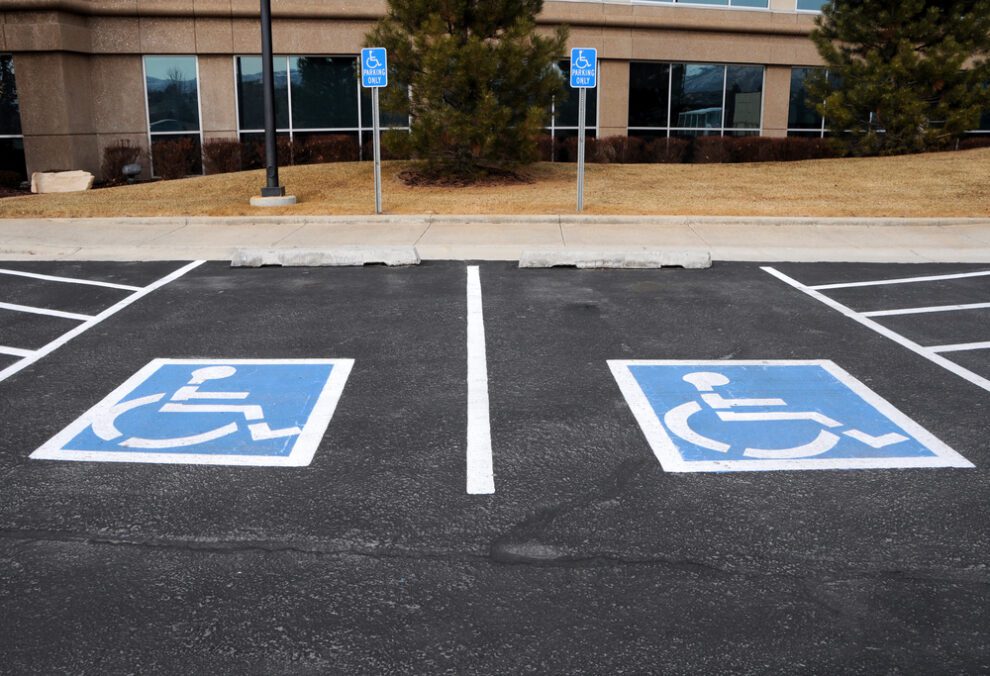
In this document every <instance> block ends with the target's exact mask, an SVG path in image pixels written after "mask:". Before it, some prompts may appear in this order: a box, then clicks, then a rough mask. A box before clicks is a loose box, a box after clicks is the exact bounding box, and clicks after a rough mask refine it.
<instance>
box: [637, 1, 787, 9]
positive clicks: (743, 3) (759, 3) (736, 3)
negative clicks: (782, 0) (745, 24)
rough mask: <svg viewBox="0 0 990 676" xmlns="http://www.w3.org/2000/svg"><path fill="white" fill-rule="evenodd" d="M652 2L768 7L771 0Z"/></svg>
mask: <svg viewBox="0 0 990 676" xmlns="http://www.w3.org/2000/svg"><path fill="white" fill-rule="evenodd" d="M649 1H650V2H662V3H664V4H678V5H715V6H721V7H750V8H759V9H766V8H767V7H769V6H770V1H769V0H649Z"/></svg>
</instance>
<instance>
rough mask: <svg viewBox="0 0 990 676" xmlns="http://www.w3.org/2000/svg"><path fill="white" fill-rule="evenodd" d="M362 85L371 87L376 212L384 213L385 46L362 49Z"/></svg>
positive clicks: (386, 68)
mask: <svg viewBox="0 0 990 676" xmlns="http://www.w3.org/2000/svg"><path fill="white" fill-rule="evenodd" d="M361 86H362V87H365V88H367V89H371V118H372V135H373V136H374V144H375V213H376V214H380V213H382V149H381V127H380V126H379V114H378V90H379V89H380V88H381V87H387V86H388V54H387V52H386V51H385V48H384V47H371V48H369V49H362V50H361Z"/></svg>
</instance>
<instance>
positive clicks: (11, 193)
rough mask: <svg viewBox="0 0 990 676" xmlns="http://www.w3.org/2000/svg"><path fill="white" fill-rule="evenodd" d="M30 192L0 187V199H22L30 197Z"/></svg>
mask: <svg viewBox="0 0 990 676" xmlns="http://www.w3.org/2000/svg"><path fill="white" fill-rule="evenodd" d="M30 194H31V191H30V190H21V189H20V188H7V187H4V186H2V185H0V199H3V198H4V197H24V196H25V195H30Z"/></svg>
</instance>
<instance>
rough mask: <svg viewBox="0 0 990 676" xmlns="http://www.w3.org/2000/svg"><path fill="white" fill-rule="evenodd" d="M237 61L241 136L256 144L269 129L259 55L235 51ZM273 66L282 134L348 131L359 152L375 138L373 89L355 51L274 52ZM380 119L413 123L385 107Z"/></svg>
mask: <svg viewBox="0 0 990 676" xmlns="http://www.w3.org/2000/svg"><path fill="white" fill-rule="evenodd" d="M235 67H236V73H237V75H236V77H237V111H238V113H237V114H238V126H239V129H238V132H239V135H240V138H241V141H242V142H247V143H254V144H257V143H260V142H261V141H262V140H263V139H264V136H263V134H264V129H265V116H264V110H263V107H262V106H263V102H264V95H263V90H262V83H261V57H259V56H238V57H235ZM274 67H275V126H276V130H277V132H278V134H279V136H280V137H282V138H285V139H287V140H288V141H290V142H291V141H298V142H312V143H323V142H328V141H329V140H328V139H326V137H327V136H341V135H346V136H350V137H352V138H353V142H354V144H355V146H356V147H357V148H358V152H359V153H360V152H361V150H362V149H363V147H364V146H365V145H369V144H370V143H371V131H372V127H373V121H372V119H371V92H370V91H369V90H366V89H363V88H362V87H361V81H360V78H359V70H358V69H359V64H358V58H357V56H276V57H275V58H274ZM390 86H399V85H397V84H395V83H393V84H392V85H390ZM380 123H381V127H382V129H409V118H408V116H405V115H397V114H395V113H392V112H389V111H388V110H385V109H384V108H383V109H382V110H381V120H380ZM246 156H247V157H250V156H251V155H250V153H248V154H247V155H246Z"/></svg>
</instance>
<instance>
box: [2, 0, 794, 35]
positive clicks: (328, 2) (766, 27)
mask: <svg viewBox="0 0 990 676" xmlns="http://www.w3.org/2000/svg"><path fill="white" fill-rule="evenodd" d="M2 11H3V12H5V13H13V12H31V13H37V12H63V13H67V14H74V15H77V16H83V17H100V16H107V17H147V18H168V17H182V18H189V17H196V18H204V19H205V18H225V19H255V18H257V16H258V6H257V3H256V2H255V1H254V0H229V1H224V0H220V1H218V0H154V1H152V0H3V3H2ZM385 12H386V4H385V2H383V1H382V0H370V1H368V2H356V1H355V0H276V1H275V2H273V7H272V13H273V16H274V17H275V18H276V19H279V18H281V19H312V20H318V19H323V20H326V19H336V20H344V21H377V20H378V19H380V18H381V17H382V16H383V15H384V14H385ZM813 22H814V20H813V16H812V15H808V14H800V13H796V12H789V11H771V10H738V9H731V8H723V7H711V8H700V7H686V6H673V5H668V6H658V5H652V4H639V3H630V2H582V1H574V0H549V1H548V2H546V4H545V5H544V9H543V12H542V13H541V14H540V16H539V18H538V23H540V24H541V25H558V24H566V25H568V26H572V27H576V28H620V29H623V28H624V29H644V30H668V31H695V32H706V33H745V34H750V35H781V36H807V35H808V33H809V32H810V31H811V29H812V27H813Z"/></svg>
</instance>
